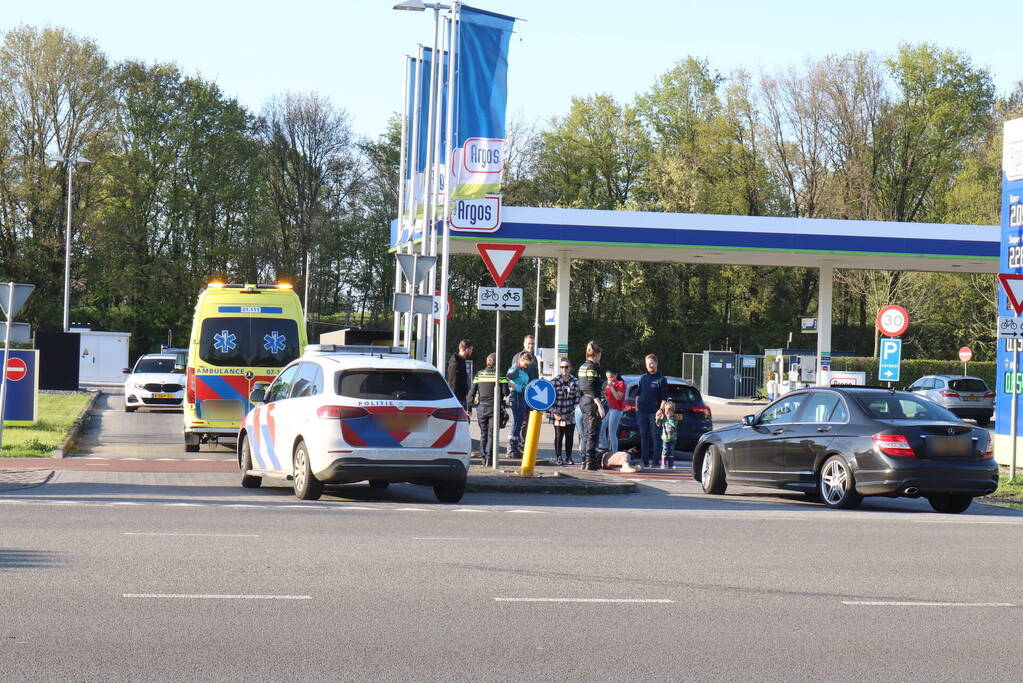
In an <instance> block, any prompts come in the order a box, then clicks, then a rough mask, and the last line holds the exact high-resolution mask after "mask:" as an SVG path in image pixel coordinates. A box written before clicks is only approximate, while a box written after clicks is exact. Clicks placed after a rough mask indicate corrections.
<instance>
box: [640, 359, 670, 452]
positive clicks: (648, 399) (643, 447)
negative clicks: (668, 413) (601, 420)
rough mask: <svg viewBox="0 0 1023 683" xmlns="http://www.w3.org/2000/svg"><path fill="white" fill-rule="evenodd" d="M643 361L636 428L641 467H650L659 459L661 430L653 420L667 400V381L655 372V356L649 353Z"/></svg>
mask: <svg viewBox="0 0 1023 683" xmlns="http://www.w3.org/2000/svg"><path fill="white" fill-rule="evenodd" d="M645 360H646V374H644V375H641V376H640V378H639V391H638V392H637V393H636V426H637V427H638V428H639V444H640V452H641V453H642V455H641V457H642V459H643V467H650V466H651V463H653V465H654V466H656V464H657V463H658V462H659V461H660V457H661V449H662V446H661V430H660V429H659V428H658V427H657V424H656V423H655V420H656V418H657V411H658V410H660V408H661V403H662V402H664V401H667V400H668V380H667V379H666V378H665V377H664V375H662V374H661V373H660V372H658V370H657V356H655V355H654V354H652V353H651V354H648V355H647V357H646V359H645Z"/></svg>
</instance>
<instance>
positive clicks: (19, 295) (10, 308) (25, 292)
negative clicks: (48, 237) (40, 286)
mask: <svg viewBox="0 0 1023 683" xmlns="http://www.w3.org/2000/svg"><path fill="white" fill-rule="evenodd" d="M70 201H71V200H70V198H69V199H68V202H70ZM69 220H70V219H69ZM35 288H36V286H35V285H25V284H19V283H17V282H5V283H3V284H0V307H2V308H3V311H4V313H6V314H7V329H6V330H5V332H4V376H3V377H0V446H2V445H3V443H4V415H3V412H4V409H5V408H6V406H7V374H8V372H9V371H10V367H9V365H8V364H9V363H10V359H11V328H12V327H13V326H14V316H15V315H16V314H17V313H18V311H20V310H21V307H22V306H24V305H25V300H26V299H28V297H29V295H30V294H31V293H32V290H34V289H35ZM66 299H67V297H65V300H66ZM66 328H67V325H65V331H66Z"/></svg>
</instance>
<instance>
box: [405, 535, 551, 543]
mask: <svg viewBox="0 0 1023 683" xmlns="http://www.w3.org/2000/svg"><path fill="white" fill-rule="evenodd" d="M412 540H413V541H495V542H498V543H504V542H505V541H513V540H515V539H512V538H475V537H470V536H413V537H412ZM529 540H530V541H536V540H538V539H535V538H531V539H529Z"/></svg>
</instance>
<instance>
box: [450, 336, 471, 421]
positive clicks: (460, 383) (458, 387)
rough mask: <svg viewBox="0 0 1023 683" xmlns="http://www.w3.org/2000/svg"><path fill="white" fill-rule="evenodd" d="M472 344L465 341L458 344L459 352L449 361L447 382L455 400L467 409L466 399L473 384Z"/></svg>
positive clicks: (452, 355)
mask: <svg viewBox="0 0 1023 683" xmlns="http://www.w3.org/2000/svg"><path fill="white" fill-rule="evenodd" d="M472 351H473V347H472V342H471V341H470V340H468V339H463V340H462V341H460V342H458V351H456V352H455V353H453V354H451V358H449V359H448V371H447V380H448V386H449V387H451V391H453V392H454V394H455V398H457V399H458V402H459V403H461V404H462V407H463V408H467V404H466V399H467V397H468V396H469V386H470V384H472V361H470V360H469V359H470V358H472Z"/></svg>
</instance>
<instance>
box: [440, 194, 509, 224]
mask: <svg viewBox="0 0 1023 683" xmlns="http://www.w3.org/2000/svg"><path fill="white" fill-rule="evenodd" d="M451 227H452V228H454V229H455V230H465V231H467V232H494V231H496V230H497V229H498V228H499V227H501V197H500V195H488V196H486V197H483V198H481V199H461V200H459V201H456V202H455V203H454V205H453V206H452V207H451Z"/></svg>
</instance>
